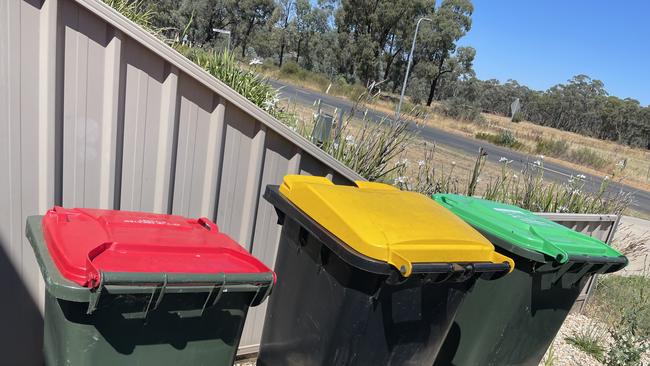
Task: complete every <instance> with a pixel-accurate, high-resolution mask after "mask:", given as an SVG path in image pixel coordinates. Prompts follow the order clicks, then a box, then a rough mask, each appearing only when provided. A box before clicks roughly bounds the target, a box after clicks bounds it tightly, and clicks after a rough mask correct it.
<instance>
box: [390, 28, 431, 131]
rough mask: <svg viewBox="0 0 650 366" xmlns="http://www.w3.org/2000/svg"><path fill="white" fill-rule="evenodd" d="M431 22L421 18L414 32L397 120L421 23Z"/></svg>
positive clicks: (396, 115) (396, 114) (397, 115)
mask: <svg viewBox="0 0 650 366" xmlns="http://www.w3.org/2000/svg"><path fill="white" fill-rule="evenodd" d="M423 20H424V21H427V22H431V21H432V20H431V19H429V18H424V17H423V18H420V19H418V23H417V24H416V25H415V34H413V43H412V44H411V52H410V53H409V58H408V62H407V63H406V75H404V84H403V85H402V94H400V96H399V103H398V104H397V112H396V113H395V120H396V121H397V120H398V119H399V113H400V111H401V110H402V102H403V101H404V92H405V91H406V81H407V80H408V78H409V71H410V70H411V63H412V62H413V51H414V50H415V40H416V39H417V37H418V30H419V29H420V23H421V22H422V21H423Z"/></svg>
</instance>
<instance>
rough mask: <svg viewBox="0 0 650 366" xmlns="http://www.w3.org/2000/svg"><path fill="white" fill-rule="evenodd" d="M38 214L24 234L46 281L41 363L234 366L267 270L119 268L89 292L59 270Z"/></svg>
mask: <svg viewBox="0 0 650 366" xmlns="http://www.w3.org/2000/svg"><path fill="white" fill-rule="evenodd" d="M41 221H42V216H32V217H29V218H28V219H27V228H26V233H27V238H28V239H29V241H30V243H31V245H32V248H33V249H34V253H35V254H36V258H37V261H38V263H39V266H40V268H41V273H42V275H43V279H44V281H45V287H46V291H45V321H44V322H45V334H44V353H45V360H46V364H47V365H52V366H53V365H93V366H94V365H99V366H101V365H111V366H113V365H156V366H160V365H232V364H233V362H234V358H235V355H236V351H237V347H238V344H239V339H240V336H241V333H242V328H243V325H244V320H245V319H246V313H247V311H248V308H249V306H255V305H257V304H259V303H260V302H261V301H262V300H263V299H264V298H265V297H266V296H267V295H268V292H269V290H270V287H271V286H272V284H273V275H272V274H271V273H269V274H250V275H249V274H234V275H224V274H218V275H198V276H197V275H184V274H168V275H164V277H165V278H166V280H163V281H162V282H161V281H157V280H155V279H154V278H152V276H151V275H149V274H137V273H125V274H123V275H122V276H117V278H115V279H114V280H120V281H116V282H120V284H115V285H110V286H109V285H106V286H103V287H100V288H99V290H98V291H93V290H91V289H88V288H85V287H81V286H79V285H77V284H76V283H74V282H72V281H69V280H67V279H65V278H64V277H62V276H61V274H60V273H59V271H58V269H57V268H56V266H55V264H54V262H53V261H52V258H51V257H50V254H49V251H48V249H47V246H46V243H45V241H44V239H43V235H42V228H41ZM118 275H119V274H118ZM163 284H164V286H163ZM161 295H162V296H161Z"/></svg>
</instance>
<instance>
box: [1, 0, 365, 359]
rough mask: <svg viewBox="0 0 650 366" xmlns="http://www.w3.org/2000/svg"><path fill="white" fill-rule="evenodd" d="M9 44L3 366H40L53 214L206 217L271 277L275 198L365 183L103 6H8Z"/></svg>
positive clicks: (24, 1) (19, 1) (4, 57)
mask: <svg viewBox="0 0 650 366" xmlns="http://www.w3.org/2000/svg"><path fill="white" fill-rule="evenodd" d="M0 34H1V36H0V171H2V173H1V174H0V205H1V207H2V209H0V285H1V287H0V288H2V290H3V293H4V294H5V295H6V296H7V299H9V300H10V301H3V304H2V305H0V314H1V315H0V317H1V318H0V322H2V324H3V330H2V331H0V339H1V341H0V352H2V354H3V355H4V359H3V360H4V361H3V362H6V363H8V364H40V363H42V355H41V354H40V352H38V351H37V350H40V349H42V332H43V327H42V310H43V304H42V301H43V291H44V285H43V283H42V280H41V277H40V273H39V270H38V267H37V265H36V261H35V259H34V256H33V253H32V250H31V247H30V245H29V243H28V242H27V241H26V239H25V238H24V225H25V218H26V217H27V216H29V215H35V214H40V213H43V212H45V210H47V209H48V208H50V207H51V206H53V205H54V204H59V205H65V206H69V207H73V206H77V207H100V208H114V209H124V210H143V211H153V212H162V213H165V212H166V213H176V214H182V215H188V216H207V217H209V218H211V219H213V220H215V221H216V222H217V223H218V224H219V226H220V228H221V230H222V231H224V232H226V233H227V234H229V235H230V236H232V237H233V238H235V239H236V240H238V241H239V242H240V243H241V244H242V245H244V246H245V247H246V248H248V249H249V250H251V251H252V252H253V254H255V255H256V256H257V257H259V258H260V259H261V260H263V261H264V262H265V263H266V264H267V265H269V266H273V264H274V261H275V252H276V249H277V242H278V238H279V230H278V225H277V222H276V221H277V217H276V215H275V211H274V210H273V208H272V207H271V206H270V205H269V204H267V203H266V202H265V201H264V200H261V199H260V197H261V194H263V192H264V188H265V186H266V185H267V184H278V183H280V182H281V180H282V177H283V176H284V175H286V174H288V173H305V174H307V173H309V174H324V175H329V176H330V178H332V179H334V180H336V181H337V182H338V183H348V184H349V183H351V182H352V181H353V180H355V179H361V177H359V176H358V175H357V174H356V173H354V172H353V171H351V170H350V169H348V168H347V167H345V166H344V165H342V164H341V163H340V162H338V161H336V160H335V159H333V158H332V157H330V156H329V155H327V154H325V153H323V152H322V151H321V150H320V149H318V148H317V147H316V146H314V145H313V144H311V143H309V142H308V141H307V140H305V139H303V138H302V137H300V136H299V135H297V134H296V133H295V132H293V131H291V130H290V129H289V128H287V127H286V126H284V125H283V124H282V123H281V122H279V121H277V120H275V119H274V118H273V117H271V116H269V115H268V114H267V113H266V112H264V111H262V110H261V109H259V108H257V107H255V106H254V105H253V104H252V103H251V102H249V101H248V100H246V99H245V98H243V97H242V96H240V95H239V94H237V93H235V92H234V91H233V90H231V89H230V88H228V87H227V86H225V85H224V84H223V83H221V82H220V81H218V80H216V79H215V78H213V77H212V76H210V75H209V74H207V73H205V72H204V71H203V70H201V69H200V68H199V67H198V66H196V65H194V64H193V63H192V62H190V61H189V60H187V59H185V58H184V57H182V56H181V55H179V54H178V53H176V52H175V51H173V50H172V49H171V48H169V47H167V46H166V45H165V44H163V43H162V42H160V41H159V40H157V39H156V38H155V37H154V36H152V35H150V34H148V33H147V32H145V31H143V30H142V29H140V28H138V27H137V26H135V25H134V24H132V23H131V22H129V21H128V20H126V19H125V18H123V17H121V16H120V15H119V14H117V13H116V12H115V11H113V10H112V9H110V8H109V7H107V6H106V5H105V4H103V3H101V2H100V1H95V0H7V1H1V2H0ZM264 310H265V308H264V307H260V308H258V309H254V310H252V311H251V314H250V316H249V321H248V322H247V324H246V326H245V331H244V335H243V337H242V341H241V345H242V346H243V349H249V350H254V349H255V347H256V345H257V344H258V343H259V337H260V333H261V329H262V325H263V321H264Z"/></svg>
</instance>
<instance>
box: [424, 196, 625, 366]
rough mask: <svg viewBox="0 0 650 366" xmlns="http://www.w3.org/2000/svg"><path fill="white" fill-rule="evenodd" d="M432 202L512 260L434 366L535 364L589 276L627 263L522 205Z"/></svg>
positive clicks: (467, 310) (481, 293)
mask: <svg viewBox="0 0 650 366" xmlns="http://www.w3.org/2000/svg"><path fill="white" fill-rule="evenodd" d="M433 199H434V200H435V201H437V202H438V203H440V204H441V205H442V206H444V207H446V208H448V209H449V210H451V211H452V212H454V213H455V214H457V215H458V216H460V217H461V218H463V220H465V221H466V222H468V223H469V224H471V225H472V226H473V227H474V228H476V229H477V230H478V231H479V232H481V233H482V234H483V235H484V236H485V237H487V238H488V239H489V240H490V241H491V242H492V243H493V244H494V246H495V247H496V249H497V251H498V252H499V253H501V254H503V255H507V256H508V257H510V258H513V259H514V261H515V270H514V272H513V273H511V274H509V275H508V276H506V277H505V278H503V279H501V280H499V281H492V282H489V281H481V280H479V281H477V283H476V285H475V286H474V288H473V289H472V290H471V291H470V292H469V294H468V295H467V297H466V299H465V301H464V302H463V304H462V306H461V307H460V309H459V310H458V314H457V315H456V319H455V321H454V323H453V325H452V328H451V330H450V331H449V334H448V335H447V339H446V340H445V343H444V345H443V347H442V349H441V350H440V353H439V355H438V359H437V360H436V362H435V365H436V366H451V365H454V366H470V365H471V366H477V365H486V366H487V365H494V366H509V365H517V366H537V365H538V364H539V362H540V360H541V359H542V357H543V356H544V353H545V352H546V350H547V349H548V347H549V346H550V344H551V342H552V341H553V338H555V335H556V334H557V332H558V330H559V329H560V327H561V326H562V323H563V322H564V319H565V318H566V316H567V315H568V313H569V311H570V310H571V307H572V306H573V304H574V302H575V301H576V299H577V297H578V295H579V294H580V292H581V290H582V288H583V286H584V284H585V282H586V280H587V278H588V277H589V276H590V275H592V274H595V273H611V272H615V271H618V270H620V269H622V268H623V267H625V265H626V264H627V258H626V257H625V256H623V255H621V253H619V252H618V251H616V250H615V249H613V248H611V247H610V246H608V245H607V244H605V243H603V242H601V241H600V240H597V239H595V238H591V237H589V236H586V235H584V234H581V233H578V232H576V231H573V230H571V229H569V228H567V227H564V226H562V225H560V224H557V223H555V222H552V221H550V220H547V219H545V218H542V217H540V216H537V215H535V214H534V213H532V212H530V211H527V210H524V209H521V208H519V207H516V206H512V205H506V204H502V203H497V202H493V201H488V200H483V199H478V198H472V197H466V196H459V195H453V194H437V195H434V196H433Z"/></svg>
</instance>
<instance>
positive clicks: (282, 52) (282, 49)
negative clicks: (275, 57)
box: [280, 36, 284, 67]
mask: <svg viewBox="0 0 650 366" xmlns="http://www.w3.org/2000/svg"><path fill="white" fill-rule="evenodd" d="M283 57H284V36H283V37H282V44H281V45H280V67H282V58H283Z"/></svg>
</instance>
